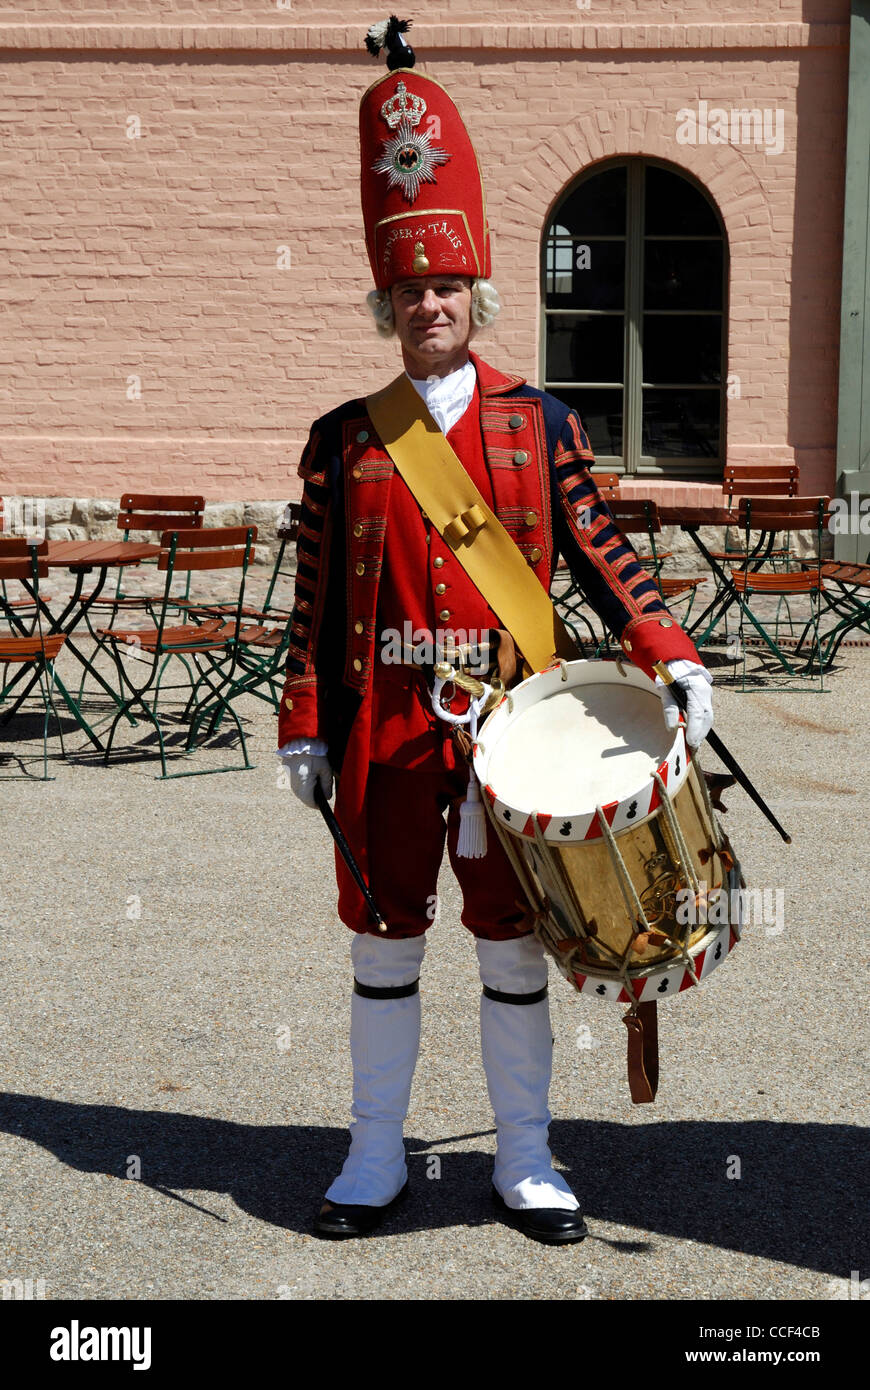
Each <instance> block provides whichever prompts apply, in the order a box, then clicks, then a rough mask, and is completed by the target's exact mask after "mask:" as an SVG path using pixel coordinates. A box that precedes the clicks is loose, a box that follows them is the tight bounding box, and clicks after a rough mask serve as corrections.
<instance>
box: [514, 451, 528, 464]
mask: <svg viewBox="0 0 870 1390" xmlns="http://www.w3.org/2000/svg"><path fill="white" fill-rule="evenodd" d="M528 461H529V456H528V454H527V453H526V451H525V449H517V451H516V453H515V454H514V463H528Z"/></svg>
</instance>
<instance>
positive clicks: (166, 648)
mask: <svg viewBox="0 0 870 1390" xmlns="http://www.w3.org/2000/svg"><path fill="white" fill-rule="evenodd" d="M256 536H257V528H256V526H247V527H245V526H226V527H224V526H219V527H210V528H203V529H201V530H186V531H165V532H164V533H163V535H162V536H161V540H160V544H161V547H162V549H161V553H160V556H159V557H158V562H157V563H158V569H159V570H160V571H161V572H162V573H164V574H165V575H166V582H165V587H164V592H163V598H162V600H161V601H160V603H159V604H157V603H155V604H154V613H153V616H154V623H153V626H152V627H151V628H134V629H127V630H124V631H122V630H120V629H118V628H103V629H101V630H100V635H101V636H103V637H105V639H106V641H107V642H108V643H110V644H111V648H112V651H113V654H114V657H115V664H116V667H117V670H118V676H119V680H120V683H121V693H122V697H124V698H123V703H122V705H121V707H120V709H119V710H118V713H117V714H116V716H115V719H114V722H113V723H112V727H111V729H110V731H109V737H108V740H107V742H106V749H105V761H106V762H108V760H109V754H110V752H111V748H112V742H113V739H114V736H115V730H116V729H117V727H118V724H119V722H120V720H121V719H122V718H123V717H124V716H125V715H126V714H127V712H128V711H129V710H130V709H132V708H134V707H135V708H137V709H138V710H140V711H141V712H142V714H144V716H145V718H146V719H147V720H148V721H149V722H150V723H151V724H153V725H154V728H155V729H156V731H157V738H158V744H159V750H160V762H161V768H162V774H161V775H162V777H164V778H165V777H193V776H197V775H199V774H200V773H205V772H239V771H243V770H247V769H249V768H252V767H253V766H254V764H253V763H252V762H251V761H250V760H249V758H248V749H247V743H246V741H245V734H244V730H243V729H242V725H241V723H240V721H239V718H238V715H237V714H236V712H235V710H234V709H233V708H232V704H231V700H232V699H233V698H234V696H235V694H236V693H238V692H237V691H236V690H234V688H233V677H234V673H235V669H236V665H237V662H238V652H239V647H240V645H241V643H242V642H245V641H248V642H250V641H252V640H253V637H254V636H260V635H262V634H263V633H264V629H261V628H243V627H242V615H243V609H244V599H245V581H246V576H247V573H248V566H249V564H250V563H251V560H252V558H253V545H254V541H255V540H256ZM218 569H221V570H226V569H238V570H239V571H240V575H239V588H238V593H237V596H236V601H235V605H234V608H233V611H232V613H229V612H226V613H222V614H221V615H215V616H213V617H209V618H206V619H205V620H204V621H203V622H202V623H201V624H200V625H196V624H193V623H182V624H180V625H177V626H175V627H172V626H170V625H169V624H168V623H167V617H168V615H169V613H170V612H171V611H172V610H173V608H174V607H175V600H174V599H173V596H172V592H171V591H172V581H173V578H174V577H175V575H177V574H185V573H186V574H189V573H190V572H191V571H194V570H218ZM131 651H132V653H135V659H134V658H133V657H132V656H131ZM185 656H190V657H191V658H192V659H193V661H194V662H195V663H196V664H197V665H198V669H199V676H198V678H197V679H196V680H195V681H194V682H193V684H192V688H191V692H190V697H189V699H188V701H187V704H186V705H185V707H184V711H183V713H182V716H181V718H182V722H183V723H185V724H186V725H187V737H186V740H185V752H191V751H192V749H193V748H194V747H195V745H196V742H197V738H198V735H199V730H200V727H201V726H202V724H203V722H204V721H205V720H208V721H209V726H210V727H208V728H207V730H206V734H205V737H208V736H209V735H210V734H211V733H212V732H214V730H215V729H216V727H217V724H218V722H219V720H220V718H222V717H223V715H224V714H228V715H229V716H230V718H231V719H232V720H233V722H234V724H235V726H236V729H237V730H238V734H239V738H240V740H241V745H242V751H243V753H244V758H245V761H244V764H243V765H236V766H233V767H220V768H199V769H194V770H188V771H184V772H173V773H169V772H167V770H166V766H167V765H166V748H165V743H164V735H163V730H162V728H161V724H160V720H159V718H158V699H159V694H160V684H161V680H162V677H163V672H164V670H165V668H166V665H167V663H168V661H169V660H171V659H172V658H178V659H182V660H183V659H184V657H185ZM149 658H150V663H149ZM136 666H140V669H142V670H143V674H144V680H143V681H142V682H139V683H137V682H136V681H135V680H134V679H133V670H134V668H135V667H136ZM125 692H126V695H125ZM149 693H151V695H152V696H153V703H152V704H149V703H147V702H146V700H145V696H146V694H149Z"/></svg>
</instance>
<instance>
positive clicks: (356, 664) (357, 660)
mask: <svg viewBox="0 0 870 1390" xmlns="http://www.w3.org/2000/svg"><path fill="white" fill-rule="evenodd" d="M362 667H363V664H362V658H361V657H358V656H355V657H354V659H353V669H354V670H355V671H361V670H362Z"/></svg>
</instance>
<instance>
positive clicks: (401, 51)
mask: <svg viewBox="0 0 870 1390" xmlns="http://www.w3.org/2000/svg"><path fill="white" fill-rule="evenodd" d="M410 27H411V21H410V19H397V18H396V16H395V15H394V14H391V15H390V17H389V19H385V20H382V22H381V23H380V24H373V25H372V27H371V29H369V31H368V33H367V34H366V48H367V49H368V51H369V53H371V55H372V57H373V58H376V57H377V56H378V54H379V53H380V51H381V49H382V48H385V49H386V50H387V67H388V68H389V70H390V72H395V70H396V69H397V68H412V67H413V66H414V64H415V63H416V61H417V59H416V56H415V54H414V50H413V48H412V47H411V45H410V44H407V43H405V40H404V39H403V38H402V35H403V34H407V32H408V30H409V29H410Z"/></svg>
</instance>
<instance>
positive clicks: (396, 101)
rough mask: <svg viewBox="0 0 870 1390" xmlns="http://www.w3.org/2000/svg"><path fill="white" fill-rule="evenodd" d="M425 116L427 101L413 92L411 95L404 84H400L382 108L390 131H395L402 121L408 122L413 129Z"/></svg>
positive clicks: (382, 113) (382, 114) (383, 116)
mask: <svg viewBox="0 0 870 1390" xmlns="http://www.w3.org/2000/svg"><path fill="white" fill-rule="evenodd" d="M425 114H426V103H425V101H424V100H423V98H422V97H418V96H415V95H414V93H413V92H410V93H409V91H408V88H407V87H406V86H405V84H404V82H400V83H399V85H398V86H397V87H396V90H395V92H394V93H393V95H392V96H391V97H389V98H388V100H387V101H385V102H384V104H383V106H382V107H381V116H382V118H383V119H384V120H385V121H386V123H387V125H388V126H389V127H390V130H395V129H396V126H397V125H398V124H399V123H400V122H401V121H406V122H407V124H408V125H409V126H411V127H412V129H413V128H414V127H415V126H418V125H419V124H420V122H421V120H422V119H423V117H424V116H425Z"/></svg>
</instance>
